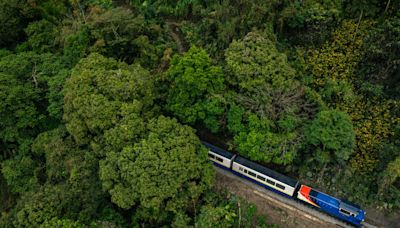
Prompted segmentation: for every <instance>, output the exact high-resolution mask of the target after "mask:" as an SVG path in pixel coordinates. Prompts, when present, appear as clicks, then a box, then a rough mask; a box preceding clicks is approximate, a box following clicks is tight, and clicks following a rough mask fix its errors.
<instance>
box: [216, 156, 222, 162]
mask: <svg viewBox="0 0 400 228" xmlns="http://www.w3.org/2000/svg"><path fill="white" fill-rule="evenodd" d="M215 159H217V161H219V162H224V160H223V159H222V158H220V157H217V156H215Z"/></svg>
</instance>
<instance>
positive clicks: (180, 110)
mask: <svg viewBox="0 0 400 228" xmlns="http://www.w3.org/2000/svg"><path fill="white" fill-rule="evenodd" d="M167 80H168V81H169V82H170V88H169V90H168V97H167V104H166V109H167V110H168V111H170V112H172V113H173V114H174V115H176V116H177V117H178V118H179V119H180V120H181V121H183V122H184V123H190V124H194V123H196V122H197V121H201V122H203V123H204V124H205V125H206V127H208V128H209V129H211V130H212V131H217V130H218V127H219V121H218V118H219V116H220V115H221V114H222V112H223V111H224V110H223V108H222V104H221V103H220V102H219V100H218V95H220V94H221V93H222V91H223V89H224V78H223V74H222V70H221V68H220V67H218V66H213V64H212V63H211V59H210V57H209V56H208V55H207V53H206V51H205V50H203V49H201V48H197V47H192V48H190V50H189V51H188V52H187V53H185V54H184V55H183V56H174V58H173V60H172V61H171V65H170V68H169V69H168V71H167Z"/></svg>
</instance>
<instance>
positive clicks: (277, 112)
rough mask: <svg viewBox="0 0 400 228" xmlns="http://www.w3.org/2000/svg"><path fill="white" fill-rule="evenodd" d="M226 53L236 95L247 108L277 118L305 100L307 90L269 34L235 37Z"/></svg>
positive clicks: (257, 33)
mask: <svg viewBox="0 0 400 228" xmlns="http://www.w3.org/2000/svg"><path fill="white" fill-rule="evenodd" d="M225 57H226V63H227V69H228V73H229V75H228V82H229V83H230V84H231V85H232V86H235V87H236V88H237V91H236V92H237V93H238V94H237V95H236V96H235V97H234V98H233V99H234V100H235V101H236V102H237V103H239V104H241V105H242V106H243V107H245V108H246V109H247V110H251V111H253V112H255V113H257V114H259V115H260V116H261V117H267V118H270V119H273V120H276V119H279V117H280V116H281V115H284V114H285V113H288V112H293V111H296V109H297V108H298V106H300V105H301V103H302V102H303V99H302V96H303V95H304V91H303V89H302V88H301V87H300V84H299V82H298V81H297V80H296V79H295V71H294V70H293V69H292V68H291V67H290V65H289V64H288V62H287V57H286V55H285V54H283V53H280V52H278V50H277V49H276V47H275V42H274V41H273V40H272V39H271V38H270V37H268V36H266V35H263V34H261V33H259V32H251V33H249V34H247V35H246V36H245V37H244V38H243V40H238V41H233V42H232V43H231V44H230V46H229V48H228V49H226V51H225Z"/></svg>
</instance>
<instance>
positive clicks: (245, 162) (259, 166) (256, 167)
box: [234, 156, 298, 187]
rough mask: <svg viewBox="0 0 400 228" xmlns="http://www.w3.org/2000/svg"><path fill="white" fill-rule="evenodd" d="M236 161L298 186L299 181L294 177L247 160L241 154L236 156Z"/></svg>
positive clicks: (290, 184)
mask: <svg viewBox="0 0 400 228" xmlns="http://www.w3.org/2000/svg"><path fill="white" fill-rule="evenodd" d="M234 162H236V163H239V164H241V165H244V166H246V167H248V168H250V169H253V170H255V171H257V172H259V173H262V174H265V175H266V176H269V177H272V178H274V179H275V180H278V181H280V182H282V183H285V184H287V185H289V186H292V187H296V185H297V183H298V181H297V180H295V179H292V178H290V177H288V176H285V175H283V174H281V173H278V172H276V171H274V170H271V169H268V168H267V167H264V166H262V165H259V164H257V163H254V162H251V161H249V160H247V159H245V158H243V157H240V156H237V157H236V158H235V160H234Z"/></svg>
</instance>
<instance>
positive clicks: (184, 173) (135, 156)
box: [100, 116, 213, 224]
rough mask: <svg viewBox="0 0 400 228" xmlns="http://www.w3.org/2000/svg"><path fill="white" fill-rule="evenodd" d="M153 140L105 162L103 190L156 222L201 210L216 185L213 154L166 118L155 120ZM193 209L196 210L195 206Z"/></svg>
mask: <svg viewBox="0 0 400 228" xmlns="http://www.w3.org/2000/svg"><path fill="white" fill-rule="evenodd" d="M147 130H148V134H147V136H146V137H145V138H144V139H142V140H140V141H139V142H138V143H135V144H134V145H131V146H126V147H125V148H123V149H122V151H113V152H109V153H107V157H106V159H104V160H102V161H101V162H100V178H101V180H102V182H103V188H104V189H105V190H106V191H107V192H109V193H110V195H111V200H112V202H114V203H115V204H117V205H118V206H119V207H122V208H125V209H129V208H136V209H135V210H136V212H137V213H140V214H142V215H143V218H142V219H145V220H147V221H153V222H155V224H158V223H160V222H165V219H166V218H167V216H168V214H169V215H174V214H176V213H177V212H178V211H180V210H186V209H187V208H188V207H193V206H195V204H194V203H195V202H197V200H198V199H199V197H200V196H201V194H202V193H203V192H205V191H206V190H208V189H209V188H210V187H211V185H212V182H213V172H212V169H211V165H210V163H209V162H208V160H207V151H206V149H205V148H204V147H203V146H202V144H201V143H200V141H199V139H198V138H197V136H196V135H195V134H194V131H193V130H192V129H191V128H190V127H188V126H182V125H180V124H179V123H177V121H176V120H174V119H169V118H166V117H164V116H160V117H159V118H156V119H153V120H151V121H150V122H149V123H148V125H147ZM190 205H191V206H190Z"/></svg>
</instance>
